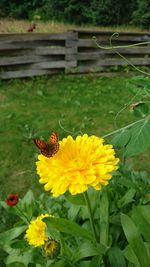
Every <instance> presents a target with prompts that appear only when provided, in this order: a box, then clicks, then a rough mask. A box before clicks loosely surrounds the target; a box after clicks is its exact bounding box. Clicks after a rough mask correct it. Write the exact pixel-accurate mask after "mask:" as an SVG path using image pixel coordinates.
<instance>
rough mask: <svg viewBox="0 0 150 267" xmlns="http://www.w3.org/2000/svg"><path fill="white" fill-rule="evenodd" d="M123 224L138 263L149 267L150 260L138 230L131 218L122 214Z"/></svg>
mask: <svg viewBox="0 0 150 267" xmlns="http://www.w3.org/2000/svg"><path fill="white" fill-rule="evenodd" d="M121 223H122V227H123V230H124V233H125V236H126V238H127V240H128V242H129V245H130V246H131V248H132V249H133V251H134V253H135V255H136V256H137V259H138V263H139V264H140V265H141V266H144V267H149V263H150V258H149V257H148V254H147V250H146V248H145V245H144V242H143V240H142V237H141V235H140V233H139V232H138V229H137V227H136V225H135V224H134V222H133V221H132V220H131V219H130V217H129V216H127V215H125V214H122V215H121Z"/></svg>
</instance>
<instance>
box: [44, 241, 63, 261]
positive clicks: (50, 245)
mask: <svg viewBox="0 0 150 267" xmlns="http://www.w3.org/2000/svg"><path fill="white" fill-rule="evenodd" d="M59 249H60V245H59V243H58V242H57V241H56V240H54V239H49V240H48V241H46V242H45V245H44V251H45V254H46V256H48V257H51V258H52V257H54V256H56V255H57V254H58V252H59Z"/></svg>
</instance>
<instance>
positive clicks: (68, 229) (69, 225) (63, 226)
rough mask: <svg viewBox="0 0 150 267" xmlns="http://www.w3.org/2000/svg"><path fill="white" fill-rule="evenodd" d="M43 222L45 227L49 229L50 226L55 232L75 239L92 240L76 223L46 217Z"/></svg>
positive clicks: (87, 232)
mask: <svg viewBox="0 0 150 267" xmlns="http://www.w3.org/2000/svg"><path fill="white" fill-rule="evenodd" d="M43 221H45V222H46V224H47V227H51V225H52V226H53V227H54V228H55V229H56V230H58V231H60V232H63V233H66V234H70V235H73V236H75V237H76V236H79V237H83V238H86V239H89V240H91V239H92V238H93V237H92V234H91V233H90V232H89V231H88V230H86V229H84V228H83V227H81V226H79V225H78V224H77V223H75V222H71V221H69V220H67V219H62V218H54V217H48V218H44V219H43Z"/></svg>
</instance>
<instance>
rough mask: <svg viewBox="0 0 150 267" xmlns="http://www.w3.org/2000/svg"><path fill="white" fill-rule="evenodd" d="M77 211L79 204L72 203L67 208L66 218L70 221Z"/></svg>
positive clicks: (73, 219) (73, 218) (75, 216)
mask: <svg viewBox="0 0 150 267" xmlns="http://www.w3.org/2000/svg"><path fill="white" fill-rule="evenodd" d="M79 211H80V206H77V205H73V204H72V205H71V207H70V209H69V210H68V218H69V219H70V220H71V221H75V220H76V218H77V216H78V213H79Z"/></svg>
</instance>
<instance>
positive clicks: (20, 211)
mask: <svg viewBox="0 0 150 267" xmlns="http://www.w3.org/2000/svg"><path fill="white" fill-rule="evenodd" d="M16 209H17V210H18V211H19V213H20V214H21V215H22V216H23V217H24V218H25V219H26V221H27V223H28V224H29V223H30V221H29V220H28V218H27V216H26V215H25V214H24V213H23V212H22V210H21V209H20V208H19V207H18V206H16Z"/></svg>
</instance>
